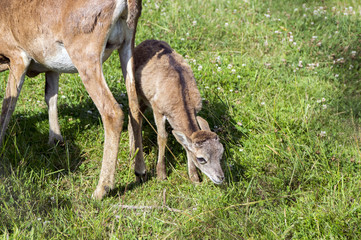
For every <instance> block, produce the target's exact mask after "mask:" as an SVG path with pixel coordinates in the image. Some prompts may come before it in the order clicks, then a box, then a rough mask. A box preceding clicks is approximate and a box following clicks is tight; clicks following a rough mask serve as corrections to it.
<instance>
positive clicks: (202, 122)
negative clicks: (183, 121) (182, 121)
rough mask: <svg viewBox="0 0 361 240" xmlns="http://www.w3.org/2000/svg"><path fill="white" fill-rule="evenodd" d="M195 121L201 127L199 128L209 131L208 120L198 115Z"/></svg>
mask: <svg viewBox="0 0 361 240" xmlns="http://www.w3.org/2000/svg"><path fill="white" fill-rule="evenodd" d="M197 122H198V125H199V127H200V128H201V130H205V131H211V129H210V127H209V125H208V122H207V121H206V120H204V119H203V118H201V117H200V116H197Z"/></svg>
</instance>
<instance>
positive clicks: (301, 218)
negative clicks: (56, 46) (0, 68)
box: [0, 0, 361, 239]
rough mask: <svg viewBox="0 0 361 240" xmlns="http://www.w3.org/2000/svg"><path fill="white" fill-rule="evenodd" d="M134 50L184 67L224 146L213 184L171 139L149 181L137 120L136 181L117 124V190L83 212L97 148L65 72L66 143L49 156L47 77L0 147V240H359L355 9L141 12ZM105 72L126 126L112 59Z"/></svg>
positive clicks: (28, 91)
mask: <svg viewBox="0 0 361 240" xmlns="http://www.w3.org/2000/svg"><path fill="white" fill-rule="evenodd" d="M146 39H158V40H163V41H166V42H168V43H169V44H170V46H172V47H173V48H174V49H175V50H176V51H177V52H178V53H180V54H181V55H183V56H184V58H185V59H187V61H188V63H189V64H190V66H191V67H192V69H193V71H194V75H195V77H196V79H197V85H198V88H199V90H200V92H201V95H202V98H203V109H202V111H201V112H200V113H199V115H200V116H202V117H203V118H205V119H207V120H208V122H209V124H210V126H211V128H212V130H213V131H215V132H217V134H218V135H219V136H220V139H221V142H222V143H223V145H224V147H225V152H224V156H223V160H222V167H223V170H224V172H225V176H226V180H225V183H224V184H222V185H220V186H218V185H214V184H213V183H212V182H211V180H209V179H208V178H207V177H206V176H204V175H203V176H202V180H203V181H202V182H201V183H200V184H192V182H191V181H190V180H189V178H188V175H187V164H186V153H185V151H184V150H183V148H182V147H181V146H180V144H178V143H177V141H176V140H175V139H174V137H172V136H170V137H169V139H168V147H169V149H170V151H169V150H167V153H166V158H167V169H168V171H167V172H168V179H167V180H166V181H158V180H157V179H156V175H155V166H156V157H157V144H156V139H157V136H156V133H155V132H154V130H153V128H152V126H151V125H153V126H154V121H153V117H152V113H151V112H147V113H146V117H147V119H148V120H149V122H148V121H145V123H144V127H143V136H144V152H145V160H146V163H147V169H148V175H149V180H148V181H147V182H145V183H143V184H138V183H135V175H134V171H133V167H132V159H130V157H129V141H128V132H127V121H126V123H125V125H124V127H123V132H122V134H121V142H120V151H119V155H118V164H117V173H116V188H115V189H114V190H113V191H111V193H110V194H109V195H108V196H107V197H105V198H104V199H103V200H102V201H95V200H93V199H92V198H91V194H92V192H93V191H94V189H95V187H96V184H97V181H98V177H99V172H100V165H101V158H102V151H103V140H104V135H103V126H102V122H101V119H100V115H99V114H98V112H97V110H96V107H95V105H94V104H93V102H92V101H91V99H90V97H89V96H88V94H87V93H86V91H85V89H84V86H83V85H82V83H81V80H80V78H79V76H78V75H77V74H63V75H62V76H61V78H60V90H59V103H58V106H59V122H60V127H61V130H62V134H63V137H64V138H65V142H64V144H62V145H58V146H49V145H48V144H47V141H48V128H49V123H48V116H47V106H46V103H45V101H44V87H45V78H44V76H43V75H41V76H37V77H35V78H27V79H26V80H25V83H24V87H23V90H22V93H21V95H20V98H19V100H18V103H17V108H16V110H15V113H14V115H13V117H12V120H11V123H10V125H9V129H8V131H7V136H6V138H5V141H4V143H3V144H2V146H0V237H1V239H359V237H360V236H361V228H360V226H361V174H360V170H361V151H360V150H361V149H360V144H361V128H360V127H361V115H360V112H361V96H360V93H361V76H360V73H361V71H360V68H361V3H360V2H359V1H358V0H340V1H337V0H327V1H306V0H292V1H286V0H267V1H262V0H229V1H226V0H209V1H199V0H196V1H191V0H183V1H181V0H173V1H165V0H154V1H150V0H143V12H142V16H141V18H140V21H139V23H138V31H137V36H136V44H139V43H140V42H142V41H144V40H146ZM104 74H105V78H106V79H107V82H108V84H109V87H110V89H111V90H112V92H113V94H114V96H115V97H116V99H117V101H118V102H119V103H120V104H121V105H122V107H123V110H124V111H125V113H126V115H127V114H128V109H127V106H128V104H127V96H126V90H125V84H124V80H123V77H122V74H121V70H120V62H119V59H118V56H117V54H113V55H112V57H111V58H110V59H109V60H108V61H107V62H106V63H105V64H104ZM7 75H8V72H3V73H0V99H1V100H0V102H2V99H3V96H4V92H5V86H6V81H7ZM169 130H170V129H169Z"/></svg>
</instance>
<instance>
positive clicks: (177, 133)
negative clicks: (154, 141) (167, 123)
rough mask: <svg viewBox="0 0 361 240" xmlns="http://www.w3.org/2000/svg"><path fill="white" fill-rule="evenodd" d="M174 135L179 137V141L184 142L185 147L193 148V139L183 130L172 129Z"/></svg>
mask: <svg viewBox="0 0 361 240" xmlns="http://www.w3.org/2000/svg"><path fill="white" fill-rule="evenodd" d="M172 133H173V135H174V137H175V138H176V139H177V141H178V142H179V143H180V144H182V146H183V147H185V148H186V149H188V150H191V149H192V141H191V140H190V139H189V138H188V137H187V136H186V135H185V134H184V133H182V132H180V131H175V130H173V131H172Z"/></svg>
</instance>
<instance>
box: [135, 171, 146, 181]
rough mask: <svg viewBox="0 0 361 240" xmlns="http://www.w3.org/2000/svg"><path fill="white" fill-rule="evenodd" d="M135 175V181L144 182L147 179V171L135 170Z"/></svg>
mask: <svg viewBox="0 0 361 240" xmlns="http://www.w3.org/2000/svg"><path fill="white" fill-rule="evenodd" d="M134 174H135V176H136V182H137V183H144V182H146V181H147V173H146V172H145V173H143V174H140V173H137V172H134Z"/></svg>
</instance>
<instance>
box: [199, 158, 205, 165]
mask: <svg viewBox="0 0 361 240" xmlns="http://www.w3.org/2000/svg"><path fill="white" fill-rule="evenodd" d="M197 161H198V162H199V163H200V164H206V163H207V161H206V160H205V159H204V158H197Z"/></svg>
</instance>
